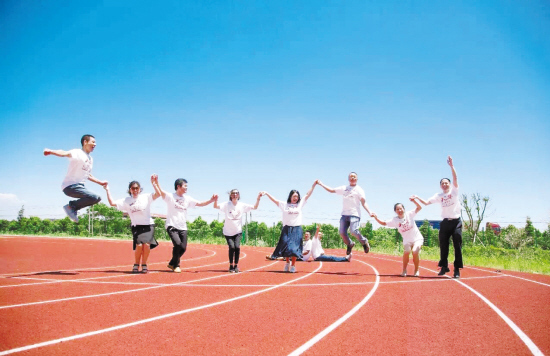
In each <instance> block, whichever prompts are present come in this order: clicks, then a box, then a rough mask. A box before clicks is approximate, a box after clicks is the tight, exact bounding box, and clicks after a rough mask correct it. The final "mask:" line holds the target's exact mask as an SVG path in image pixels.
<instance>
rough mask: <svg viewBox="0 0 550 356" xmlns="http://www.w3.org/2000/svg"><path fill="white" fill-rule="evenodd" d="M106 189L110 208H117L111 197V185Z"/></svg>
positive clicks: (105, 186)
mask: <svg viewBox="0 0 550 356" xmlns="http://www.w3.org/2000/svg"><path fill="white" fill-rule="evenodd" d="M103 188H105V192H106V193H107V200H108V201H109V205H110V206H116V204H115V203H114V201H113V197H111V191H110V190H109V185H108V184H106V185H104V186H103Z"/></svg>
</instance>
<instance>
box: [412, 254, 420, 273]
mask: <svg viewBox="0 0 550 356" xmlns="http://www.w3.org/2000/svg"><path fill="white" fill-rule="evenodd" d="M413 262H414V275H415V276H418V274H419V271H418V269H419V268H420V249H419V250H418V251H416V252H414V251H413Z"/></svg>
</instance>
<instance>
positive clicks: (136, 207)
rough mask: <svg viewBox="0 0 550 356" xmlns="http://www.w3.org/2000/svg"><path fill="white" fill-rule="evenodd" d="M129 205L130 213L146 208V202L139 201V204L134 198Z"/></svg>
mask: <svg viewBox="0 0 550 356" xmlns="http://www.w3.org/2000/svg"><path fill="white" fill-rule="evenodd" d="M128 205H129V206H130V212H131V213H136V212H138V211H143V210H145V208H147V202H145V204H144V203H141V204H139V201H138V200H136V201H134V202H132V203H130V204H128Z"/></svg>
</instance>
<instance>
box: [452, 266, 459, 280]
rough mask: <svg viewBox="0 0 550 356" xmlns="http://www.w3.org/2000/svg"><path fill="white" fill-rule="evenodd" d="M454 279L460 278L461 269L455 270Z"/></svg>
mask: <svg viewBox="0 0 550 356" xmlns="http://www.w3.org/2000/svg"><path fill="white" fill-rule="evenodd" d="M453 278H460V269H459V268H455V271H454V273H453Z"/></svg>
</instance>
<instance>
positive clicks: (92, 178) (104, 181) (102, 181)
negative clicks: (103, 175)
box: [88, 173, 109, 187]
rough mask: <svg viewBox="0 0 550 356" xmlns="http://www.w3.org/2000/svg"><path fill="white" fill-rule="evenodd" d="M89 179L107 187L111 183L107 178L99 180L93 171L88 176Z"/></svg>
mask: <svg viewBox="0 0 550 356" xmlns="http://www.w3.org/2000/svg"><path fill="white" fill-rule="evenodd" d="M88 180H89V181H91V182H94V183H96V184H99V185H101V186H103V187H105V186H106V185H107V184H109V182H107V181H106V180H99V179H97V178H96V177H94V176H93V175H92V174H91V173H90V175H89V176H88Z"/></svg>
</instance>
